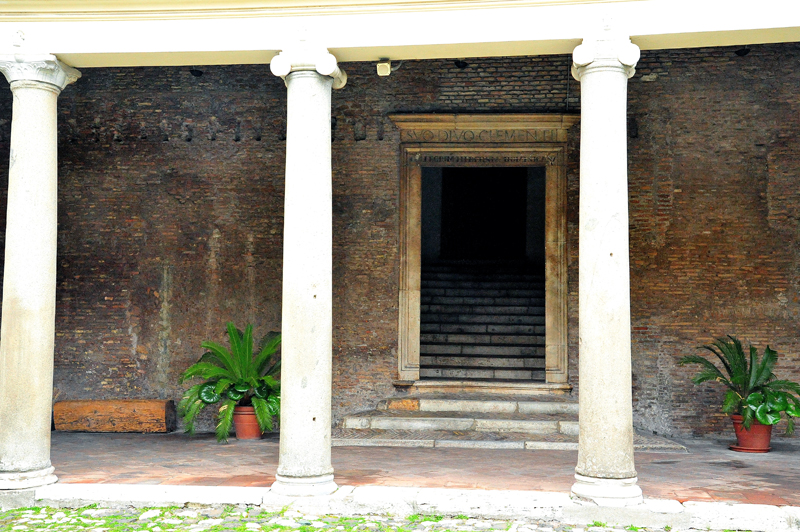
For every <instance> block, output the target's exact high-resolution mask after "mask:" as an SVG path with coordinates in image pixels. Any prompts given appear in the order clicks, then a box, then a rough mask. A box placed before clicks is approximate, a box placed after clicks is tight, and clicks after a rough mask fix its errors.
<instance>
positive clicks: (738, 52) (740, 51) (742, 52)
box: [733, 46, 750, 57]
mask: <svg viewBox="0 0 800 532" xmlns="http://www.w3.org/2000/svg"><path fill="white" fill-rule="evenodd" d="M733 53H735V54H736V55H738V56H739V57H744V56H746V55H747V54H749V53H750V47H749V46H745V47H744V48H739V49H738V50H736V51H735V52H733Z"/></svg>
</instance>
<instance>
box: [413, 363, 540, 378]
mask: <svg viewBox="0 0 800 532" xmlns="http://www.w3.org/2000/svg"><path fill="white" fill-rule="evenodd" d="M419 376H420V378H425V379H455V380H464V379H469V380H504V381H511V380H513V381H543V380H544V379H545V377H546V375H545V370H543V369H542V370H538V369H510V368H463V367H459V368H455V367H454V368H443V367H425V366H423V365H421V364H420V368H419Z"/></svg>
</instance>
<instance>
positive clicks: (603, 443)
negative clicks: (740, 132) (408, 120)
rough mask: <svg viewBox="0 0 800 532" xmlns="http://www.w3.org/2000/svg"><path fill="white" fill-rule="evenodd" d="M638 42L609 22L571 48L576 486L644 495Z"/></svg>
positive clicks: (602, 498)
mask: <svg viewBox="0 0 800 532" xmlns="http://www.w3.org/2000/svg"><path fill="white" fill-rule="evenodd" d="M638 58H639V49H638V48H637V47H636V46H635V45H633V44H631V42H630V40H629V39H627V38H622V37H619V36H616V35H615V34H614V33H613V32H612V31H611V30H610V29H608V28H606V30H605V31H604V32H603V33H602V34H601V35H600V36H599V37H598V38H596V39H592V40H585V41H584V43H583V44H582V45H580V46H578V47H577V48H576V49H575V52H574V53H573V60H574V65H573V75H574V76H575V78H576V79H578V80H579V81H580V82H581V161H580V229H579V231H580V232H579V238H580V243H579V287H578V290H579V310H578V312H579V322H580V323H579V333H580V340H579V342H580V343H579V345H580V347H579V348H580V351H579V353H580V360H579V365H580V367H579V378H580V392H579V394H580V397H579V404H580V412H579V426H580V436H579V444H578V463H577V466H576V468H575V472H576V475H575V479H576V482H575V484H574V485H573V487H572V493H573V495H575V496H577V497H579V498H583V499H588V500H591V501H594V502H595V503H597V504H600V505H605V506H628V505H634V504H639V503H641V502H642V492H641V489H640V488H639V487H638V486H637V485H636V482H637V478H636V469H635V467H634V460H633V416H632V403H631V401H632V395H631V327H630V265H629V257H628V255H629V245H628V172H627V164H628V159H627V131H626V127H627V116H626V108H627V84H628V78H629V77H630V76H632V75H633V73H634V65H635V64H636V61H637V60H638Z"/></svg>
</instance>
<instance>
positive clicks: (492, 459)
mask: <svg viewBox="0 0 800 532" xmlns="http://www.w3.org/2000/svg"><path fill="white" fill-rule="evenodd" d="M682 443H684V444H685V445H686V446H687V448H688V449H689V451H690V452H689V453H688V454H673V453H670V454H666V453H637V455H636V468H637V471H638V473H639V485H640V486H641V487H642V490H643V491H644V494H645V496H646V497H652V498H662V499H664V498H666V499H677V500H679V501H738V502H747V503H754V504H775V505H783V504H790V505H796V506H798V505H800V447H798V446H797V444H793V443H789V442H777V443H775V444H774V445H773V449H774V450H773V452H771V453H768V454H760V455H753V454H745V453H735V452H733V451H730V450H728V449H727V446H726V442H724V441H715V440H690V441H686V442H682ZM332 461H333V466H334V468H335V470H336V473H335V474H336V481H337V482H338V483H339V484H340V485H368V484H372V485H385V486H419V487H448V488H476V489H517V490H538V491H560V492H567V491H569V489H570V487H571V486H572V482H573V474H574V468H575V463H576V461H577V452H576V451H528V450H526V451H522V450H490V449H424V448H423V449H413V448H409V449H406V448H388V447H334V448H333V450H332ZM52 462H53V465H54V466H55V468H56V474H57V475H58V476H59V478H60V480H61V482H65V483H87V482H96V483H122V484H186V485H205V486H269V485H270V484H272V482H273V481H274V479H275V469H276V468H277V464H278V444H277V441H275V440H261V441H237V440H235V439H231V442H230V443H229V444H228V445H220V444H218V443H216V441H215V440H214V438H213V436H212V435H198V436H193V437H190V436H187V435H184V434H74V433H60V432H54V433H53V444H52Z"/></svg>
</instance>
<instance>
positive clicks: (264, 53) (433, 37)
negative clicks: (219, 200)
mask: <svg viewBox="0 0 800 532" xmlns="http://www.w3.org/2000/svg"><path fill="white" fill-rule="evenodd" d="M609 18H610V19H611V20H613V24H614V26H615V27H617V28H618V29H619V30H620V31H622V32H624V33H626V34H628V35H631V37H632V40H633V42H634V43H636V44H638V45H639V46H640V47H641V48H642V49H644V50H648V49H662V48H691V47H702V46H725V45H743V44H757V43H770V42H793V41H800V9H797V5H796V0H763V1H761V2H759V3H758V5H757V8H754V5H753V3H752V2H749V1H745V0H733V1H725V2H723V1H717V0H710V1H709V0H706V1H704V0H694V1H690V0H605V1H601V0H469V1H465V0H402V1H393V0H316V1H315V2H313V3H309V2H298V1H295V0H229V1H227V0H226V1H223V0H183V1H179V0H163V1H160V0H137V1H136V2H131V1H129V0H5V1H2V0H0V55H2V54H8V53H52V54H56V55H58V56H59V58H60V59H62V60H63V61H65V62H67V63H69V64H71V65H73V66H76V67H79V68H80V67H104V66H157V65H206V64H265V63H268V62H269V61H270V60H271V59H272V57H273V56H274V55H275V54H276V53H277V52H278V51H279V50H281V49H283V48H285V47H286V46H287V43H291V42H293V41H296V40H297V39H298V38H300V36H304V37H305V38H306V39H311V40H315V41H317V42H318V43H319V44H321V45H323V46H325V47H327V48H328V49H330V50H331V52H332V53H334V55H336V57H337V58H338V59H339V61H342V62H347V61H375V60H378V59H380V58H383V57H388V58H390V59H394V60H403V59H433V58H459V57H490V56H520V55H541V54H562V53H570V52H572V50H573V49H574V48H575V46H577V45H578V44H580V42H581V40H582V39H583V38H584V37H585V36H587V35H589V34H590V33H592V32H593V31H596V30H597V29H599V28H600V26H601V24H602V22H601V21H602V20H604V19H609ZM15 44H17V45H19V46H15Z"/></svg>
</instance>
